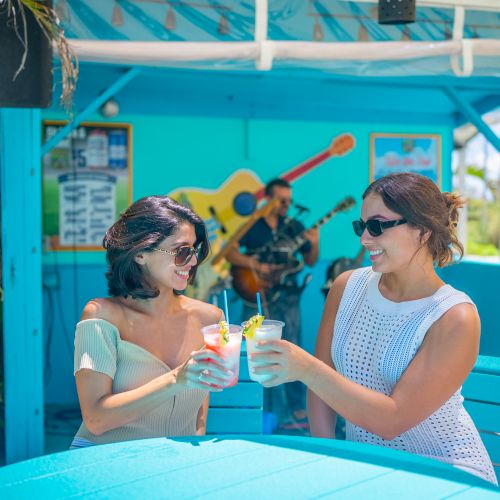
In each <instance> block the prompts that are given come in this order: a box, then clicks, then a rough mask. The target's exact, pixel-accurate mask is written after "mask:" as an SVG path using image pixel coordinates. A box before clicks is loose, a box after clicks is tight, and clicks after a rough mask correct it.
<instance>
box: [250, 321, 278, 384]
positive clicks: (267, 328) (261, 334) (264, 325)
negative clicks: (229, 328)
mask: <svg viewBox="0 0 500 500" xmlns="http://www.w3.org/2000/svg"><path fill="white" fill-rule="evenodd" d="M259 323H260V324H258V326H257V327H256V328H255V329H254V330H253V335H246V336H245V339H246V343H247V355H248V372H249V374H250V378H251V379H252V380H253V381H255V382H265V381H266V380H269V379H270V378H271V377H272V375H257V374H255V373H252V368H256V367H258V366H262V365H263V364H264V363H262V362H259V361H253V360H252V359H250V354H252V353H254V352H258V350H256V348H255V344H256V342H259V341H260V340H279V339H280V338H281V334H282V332H283V327H284V326H285V323H283V321H276V320H273V319H265V320H263V321H262V322H259ZM245 324H246V322H245V323H243V326H244V325H245Z"/></svg>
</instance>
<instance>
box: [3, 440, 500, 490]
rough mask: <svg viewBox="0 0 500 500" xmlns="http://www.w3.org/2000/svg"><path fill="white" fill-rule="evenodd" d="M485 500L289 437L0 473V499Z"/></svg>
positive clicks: (446, 478) (384, 463)
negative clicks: (443, 499)
mask: <svg viewBox="0 0 500 500" xmlns="http://www.w3.org/2000/svg"><path fill="white" fill-rule="evenodd" d="M317 497H334V498H339V499H341V498H349V499H365V498H366V499H368V498H369V499H375V498H383V499H388V498H397V499H405V500H406V499H413V498H414V499H419V500H421V499H425V500H430V499H434V498H448V497H453V499H473V498H478V499H488V498H492V499H493V498H495V499H496V500H499V498H500V493H499V492H498V489H496V488H494V487H490V486H489V485H488V484H487V483H485V482H484V481H482V480H480V479H478V478H475V477H474V476H471V475H470V474H467V473H465V472H462V471H460V470H457V469H455V468H453V467H451V466H448V465H446V464H441V463H439V462H436V461H434V460H429V459H424V458H421V457H418V456H414V455H410V454H407V453H403V452H398V451H393V450H388V449H385V448H381V447H378V446H370V445H364V444H359V443H349V442H342V441H333V440H328V439H319V438H307V437H292V436H211V437H204V438H176V439H146V440H141V441H129V442H125V443H116V444H110V445H105V446H94V447H92V448H85V449H79V450H72V451H66V452H62V453H56V454H53V455H47V456H44V457H40V458H36V459H32V460H28V461H25V462H20V463H18V464H14V465H10V466H7V467H4V468H2V469H0V498H2V499H3V500H6V499H11V498H12V499H16V500H20V499H25V498H29V499H40V498H44V499H45V498H50V499H56V498H86V499H87V498H106V499H115V498H116V499H118V498H120V499H130V498H147V499H151V498H175V499H183V498H214V499H215V498H216V499H218V500H220V499H225V498H229V499H233V498H236V499H238V500H241V499H245V498H252V499H255V498H258V499H266V498H270V499H271V498H272V499H273V500H277V499H281V498H285V499H293V498H297V499H304V498H317Z"/></svg>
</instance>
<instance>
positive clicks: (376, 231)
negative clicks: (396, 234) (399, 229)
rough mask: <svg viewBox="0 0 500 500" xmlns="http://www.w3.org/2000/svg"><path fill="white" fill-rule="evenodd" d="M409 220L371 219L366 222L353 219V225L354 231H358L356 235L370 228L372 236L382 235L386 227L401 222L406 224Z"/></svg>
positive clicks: (398, 224)
mask: <svg viewBox="0 0 500 500" xmlns="http://www.w3.org/2000/svg"><path fill="white" fill-rule="evenodd" d="M407 222H408V221H407V220H406V219H398V220H386V221H381V220H377V219H369V220H367V221H366V222H365V221H364V220H363V219H359V220H353V221H352V227H353V229H354V232H355V233H356V236H361V235H362V234H363V232H364V231H365V228H366V229H368V232H369V233H370V235H371V236H380V235H381V234H382V233H383V232H384V229H389V228H390V227H396V226H400V225H401V224H406V223H407Z"/></svg>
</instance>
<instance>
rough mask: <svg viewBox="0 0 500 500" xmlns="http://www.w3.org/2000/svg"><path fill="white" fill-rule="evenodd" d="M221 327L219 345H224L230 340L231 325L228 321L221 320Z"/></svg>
mask: <svg viewBox="0 0 500 500" xmlns="http://www.w3.org/2000/svg"><path fill="white" fill-rule="evenodd" d="M219 327H220V328H219V335H220V338H219V345H221V346H224V345H226V344H227V343H228V342H229V325H228V323H227V321H221V322H220V323H219Z"/></svg>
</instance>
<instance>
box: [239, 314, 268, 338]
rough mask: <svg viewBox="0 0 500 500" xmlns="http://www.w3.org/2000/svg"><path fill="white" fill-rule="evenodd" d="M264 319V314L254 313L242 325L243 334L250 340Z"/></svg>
mask: <svg viewBox="0 0 500 500" xmlns="http://www.w3.org/2000/svg"><path fill="white" fill-rule="evenodd" d="M263 321H264V316H262V315H261V314H255V315H254V316H252V317H251V318H250V319H249V320H248V321H246V322H245V326H244V327H243V335H244V336H245V337H246V338H247V339H250V340H253V337H254V334H255V330H256V329H257V328H259V327H260V325H262V322H263Z"/></svg>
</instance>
